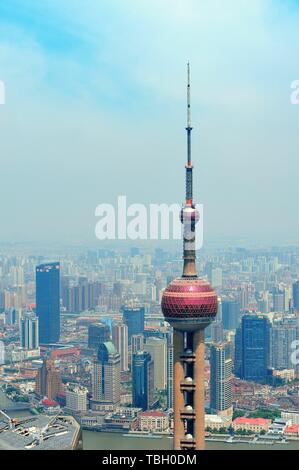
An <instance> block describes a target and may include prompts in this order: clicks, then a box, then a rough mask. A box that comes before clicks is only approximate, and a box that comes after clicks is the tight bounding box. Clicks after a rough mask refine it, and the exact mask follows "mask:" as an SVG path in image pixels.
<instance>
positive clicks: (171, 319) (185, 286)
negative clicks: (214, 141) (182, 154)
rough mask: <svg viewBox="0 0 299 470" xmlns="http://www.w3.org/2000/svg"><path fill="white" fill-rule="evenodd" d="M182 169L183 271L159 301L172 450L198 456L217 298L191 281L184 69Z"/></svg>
mask: <svg viewBox="0 0 299 470" xmlns="http://www.w3.org/2000/svg"><path fill="white" fill-rule="evenodd" d="M187 75H188V79H187V127H186V131H187V163H186V200H185V203H184V205H183V208H182V210H181V214H180V218H181V222H182V224H183V238H184V256H183V259H184V267H183V274H182V276H181V277H179V278H177V279H174V280H173V281H172V282H171V283H170V284H169V285H168V287H167V288H166V289H165V291H164V293H163V297H162V303H161V307H162V311H163V315H164V318H165V321H167V322H168V323H170V325H171V326H172V327H173V329H174V333H173V346H174V357H173V368H174V370H173V380H174V449H175V450H189V449H190V450H203V449H204V447H205V442H204V441H205V438H204V436H205V390H204V353H205V340H204V330H205V328H206V327H207V326H208V325H209V324H210V323H211V322H212V321H213V320H214V318H215V317H216V315H217V308H218V299H217V294H216V293H215V291H214V290H213V289H212V287H211V286H210V284H209V283H208V282H207V281H206V280H205V279H201V278H199V277H198V276H197V271H196V249H195V246H196V245H195V228H196V224H197V223H198V222H199V213H198V211H197V209H196V208H195V205H194V203H193V165H192V159H191V133H192V126H191V102H190V66H189V63H188V65H187Z"/></svg>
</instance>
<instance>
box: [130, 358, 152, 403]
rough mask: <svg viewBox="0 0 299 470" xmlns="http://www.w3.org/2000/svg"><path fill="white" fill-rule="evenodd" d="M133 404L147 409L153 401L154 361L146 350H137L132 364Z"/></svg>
mask: <svg viewBox="0 0 299 470" xmlns="http://www.w3.org/2000/svg"><path fill="white" fill-rule="evenodd" d="M132 382H133V384H132V385H133V387H132V388H133V406H134V407H136V408H142V409H143V410H148V409H150V408H151V407H152V405H153V403H154V362H153V360H152V358H151V355H150V354H149V353H148V352H141V351H140V352H138V353H136V354H134V356H133V364H132Z"/></svg>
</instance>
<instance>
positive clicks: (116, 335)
mask: <svg viewBox="0 0 299 470" xmlns="http://www.w3.org/2000/svg"><path fill="white" fill-rule="evenodd" d="M112 343H113V344H114V346H115V348H116V350H117V352H118V353H119V355H120V370H121V371H122V372H127V371H128V370H129V353H128V327H127V325H126V324H125V323H122V322H117V323H113V325H112Z"/></svg>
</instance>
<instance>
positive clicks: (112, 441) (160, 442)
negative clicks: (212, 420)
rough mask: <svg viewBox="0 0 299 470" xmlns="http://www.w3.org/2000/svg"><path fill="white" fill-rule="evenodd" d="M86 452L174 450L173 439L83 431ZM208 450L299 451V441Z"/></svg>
mask: <svg viewBox="0 0 299 470" xmlns="http://www.w3.org/2000/svg"><path fill="white" fill-rule="evenodd" d="M83 448H84V449H85V450H135V449H139V450H172V438H169V437H164V436H163V437H162V438H161V439H153V438H141V437H137V438H136V437H124V436H123V435H122V434H116V433H106V432H92V431H83ZM206 449H207V450H299V441H296V442H295V441H293V442H290V443H288V444H275V445H267V444H266V445H262V444H245V443H244V444H242V443H241V444H228V443H225V442H207V443H206Z"/></svg>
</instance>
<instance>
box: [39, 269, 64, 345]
mask: <svg viewBox="0 0 299 470" xmlns="http://www.w3.org/2000/svg"><path fill="white" fill-rule="evenodd" d="M36 313H37V316H38V318H39V341H40V343H41V344H50V343H57V342H58V341H59V339H60V264H59V263H58V262H57V263H46V264H40V265H39V266H37V267H36Z"/></svg>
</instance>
